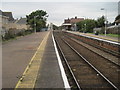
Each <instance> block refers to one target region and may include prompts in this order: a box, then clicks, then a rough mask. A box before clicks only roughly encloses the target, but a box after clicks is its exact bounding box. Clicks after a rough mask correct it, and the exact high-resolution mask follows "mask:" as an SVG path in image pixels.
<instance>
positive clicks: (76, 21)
mask: <svg viewBox="0 0 120 90" xmlns="http://www.w3.org/2000/svg"><path fill="white" fill-rule="evenodd" d="M83 20H84V18H77V17H75V18H71V19H69V18H68V19H65V20H64V24H65V23H71V24H73V23H78V22H80V21H83Z"/></svg>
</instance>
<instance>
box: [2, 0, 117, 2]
mask: <svg viewBox="0 0 120 90" xmlns="http://www.w3.org/2000/svg"><path fill="white" fill-rule="evenodd" d="M2 1H3V2H118V1H119V0H20V1H19V0H2Z"/></svg>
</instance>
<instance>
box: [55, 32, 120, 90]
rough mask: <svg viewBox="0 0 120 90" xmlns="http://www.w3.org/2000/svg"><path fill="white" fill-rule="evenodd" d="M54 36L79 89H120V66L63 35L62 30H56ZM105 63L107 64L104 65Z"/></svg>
mask: <svg viewBox="0 0 120 90" xmlns="http://www.w3.org/2000/svg"><path fill="white" fill-rule="evenodd" d="M54 37H55V40H56V43H57V45H58V48H59V50H60V52H61V53H62V57H63V58H64V60H65V62H66V65H67V66H68V68H69V71H70V72H71V74H72V77H73V79H74V82H75V83H76V86H77V88H78V89H85V90H86V89H87V88H92V89H103V88H104V89H106V90H113V89H116V90H119V89H120V88H119V83H120V82H119V81H118V73H119V70H120V67H119V66H116V65H115V64H113V63H111V62H110V61H108V60H105V58H103V57H101V56H99V55H97V54H95V53H93V52H91V51H90V50H87V51H86V49H85V48H84V47H83V46H80V45H79V44H78V43H76V42H75V41H73V40H71V39H69V38H67V37H65V36H63V34H62V32H54ZM81 51H82V52H83V53H84V54H85V55H84V54H83V53H81ZM91 53H92V54H91ZM89 54H90V55H89ZM86 55H87V56H86ZM95 57H97V58H99V60H96V58H95ZM103 63H104V64H105V65H102V64H103ZM105 66H106V67H105ZM107 70H108V71H107ZM114 73H115V74H114ZM111 78H112V79H111Z"/></svg>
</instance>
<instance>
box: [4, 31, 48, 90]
mask: <svg viewBox="0 0 120 90" xmlns="http://www.w3.org/2000/svg"><path fill="white" fill-rule="evenodd" d="M47 33H48V31H46V32H38V33H33V34H30V35H27V36H24V37H19V38H17V40H12V41H9V42H5V43H4V44H3V45H2V88H15V86H16V83H17V82H18V80H19V78H20V77H21V76H22V74H23V72H24V70H25V68H26V67H27V65H28V63H29V62H30V60H31V58H32V56H33V55H34V53H35V52H36V50H37V48H38V46H39V45H40V43H41V41H42V40H43V38H44V37H45V36H46V34H47Z"/></svg>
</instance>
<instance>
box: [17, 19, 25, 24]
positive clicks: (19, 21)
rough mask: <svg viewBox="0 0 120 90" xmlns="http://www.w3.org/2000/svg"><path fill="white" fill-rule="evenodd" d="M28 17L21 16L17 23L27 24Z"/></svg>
mask: <svg viewBox="0 0 120 90" xmlns="http://www.w3.org/2000/svg"><path fill="white" fill-rule="evenodd" d="M26 21H27V18H20V19H19V20H18V21H17V22H16V23H17V24H27V22H26Z"/></svg>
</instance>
